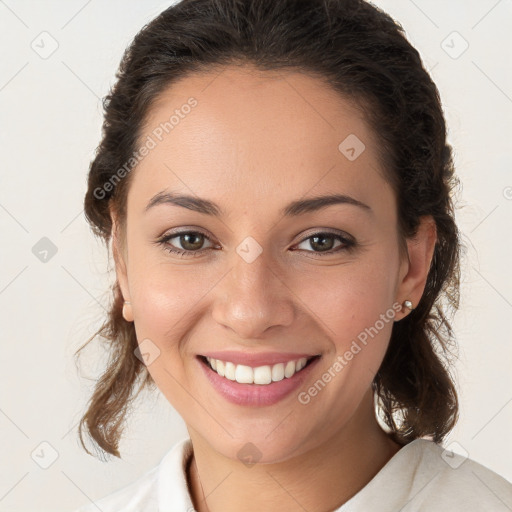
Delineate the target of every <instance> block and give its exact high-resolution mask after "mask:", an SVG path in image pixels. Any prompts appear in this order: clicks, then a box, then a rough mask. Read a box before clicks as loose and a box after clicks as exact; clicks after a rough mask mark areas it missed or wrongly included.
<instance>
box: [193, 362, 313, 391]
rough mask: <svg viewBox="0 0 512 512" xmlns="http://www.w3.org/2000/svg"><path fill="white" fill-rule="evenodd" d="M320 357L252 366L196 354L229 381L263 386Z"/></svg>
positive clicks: (292, 374) (285, 377) (289, 374)
mask: <svg viewBox="0 0 512 512" xmlns="http://www.w3.org/2000/svg"><path fill="white" fill-rule="evenodd" d="M320 357H321V356H320V355H316V356H312V357H309V358H306V357H302V358H300V359H295V360H290V361H287V362H282V363H277V364H273V365H262V366H257V367H252V366H247V365H243V364H234V363H232V362H230V361H222V360H220V359H214V358H211V357H206V356H202V355H200V356H198V358H199V359H200V360H201V362H202V363H203V364H205V365H206V366H207V367H208V368H209V369H210V370H212V371H214V372H215V373H216V374H217V375H219V376H221V377H223V378H225V379H227V380H230V381H236V382H238V383H239V384H254V385H258V386H265V385H268V384H272V383H273V382H279V381H281V380H284V379H289V378H291V377H293V376H294V375H295V374H297V373H300V372H301V371H302V370H303V369H304V368H306V367H307V366H309V365H310V364H311V363H312V362H313V361H314V360H316V359H318V358H320Z"/></svg>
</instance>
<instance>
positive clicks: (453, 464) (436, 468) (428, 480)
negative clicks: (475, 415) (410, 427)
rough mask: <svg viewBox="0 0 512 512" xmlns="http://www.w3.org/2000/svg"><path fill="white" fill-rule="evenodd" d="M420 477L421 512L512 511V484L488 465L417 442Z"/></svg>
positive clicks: (418, 504) (416, 497)
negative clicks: (438, 511)
mask: <svg viewBox="0 0 512 512" xmlns="http://www.w3.org/2000/svg"><path fill="white" fill-rule="evenodd" d="M415 444H416V446H415V448H416V449H417V450H418V452H419V454H420V459H421V463H420V465H419V468H420V474H418V476H417V478H416V479H415V480H416V482H415V486H414V487H415V488H414V491H415V495H414V498H413V499H414V500H415V506H416V508H417V509H418V510H432V509H435V510H450V511H458V510H460V511H464V512H472V511H475V512H476V511H480V510H482V509H483V508H484V507H485V508H486V509H488V510H493V511H495V512H498V511H501V510H502V511H504V512H506V511H508V512H510V510H512V483H510V482H509V481H508V480H506V479H505V478H503V477H502V476H500V475H498V474H497V473H495V472H494V471H492V470H491V469H489V468H487V467H485V466H484V465H482V464H480V463H478V462H476V461H474V460H472V459H470V458H467V457H464V456H462V455H459V454H457V453H454V452H452V451H450V450H447V449H446V448H444V447H443V446H442V445H439V444H436V443H434V442H432V441H429V440H426V439H417V440H416V441H415Z"/></svg>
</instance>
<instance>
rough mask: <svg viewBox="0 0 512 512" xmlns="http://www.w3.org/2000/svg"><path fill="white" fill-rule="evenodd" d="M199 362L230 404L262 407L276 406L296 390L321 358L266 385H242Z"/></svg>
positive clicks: (200, 360) (199, 360) (199, 359)
mask: <svg viewBox="0 0 512 512" xmlns="http://www.w3.org/2000/svg"><path fill="white" fill-rule="evenodd" d="M197 360H198V362H199V365H200V366H201V368H202V369H203V372H204V373H205V375H206V377H207V378H208V380H209V381H210V383H211V384H212V385H213V387H214V388H215V389H216V390H217V391H218V392H219V393H220V394H221V395H222V396H223V397H224V398H225V399H226V400H228V402H231V403H233V404H237V405H248V406H259V407H261V406H266V405H274V404H276V403H278V402H279V401H280V400H282V399H284V398H285V397H286V396H288V395H289V394H290V393H292V392H293V391H294V390H296V389H297V388H298V387H299V386H300V385H301V384H302V383H303V382H304V380H305V379H306V378H307V377H308V375H309V374H310V373H311V371H312V369H313V367H314V366H315V365H316V363H317V362H318V361H319V360H320V358H319V357H316V358H315V359H313V360H312V361H311V362H310V363H309V364H308V365H307V366H305V367H304V368H302V370H300V371H299V372H297V373H294V374H293V375H292V376H291V377H289V378H287V377H285V378H284V379H282V380H280V381H277V382H272V383H271V384H265V385H260V384H240V383H239V382H236V381H233V380H229V379H226V378H225V377H221V376H220V375H219V374H218V373H217V372H215V371H214V370H212V369H211V368H210V366H209V364H208V363H205V362H204V361H203V360H202V359H201V358H200V357H198V358H197Z"/></svg>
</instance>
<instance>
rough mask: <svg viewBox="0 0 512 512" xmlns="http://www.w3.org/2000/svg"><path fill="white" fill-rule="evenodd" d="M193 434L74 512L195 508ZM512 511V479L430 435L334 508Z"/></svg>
mask: <svg viewBox="0 0 512 512" xmlns="http://www.w3.org/2000/svg"><path fill="white" fill-rule="evenodd" d="M191 455H192V443H191V441H190V438H185V439H182V440H181V441H179V442H178V443H177V444H176V445H175V446H174V447H173V448H172V449H171V450H170V451H169V452H167V454H166V455H165V456H164V457H163V458H162V460H161V462H160V464H159V465H158V466H156V467H155V468H153V469H151V470H150V471H148V472H147V473H145V474H144V475H143V476H141V477H140V478H139V479H138V480H136V481H135V482H133V483H132V484H130V485H128V486H126V487H124V488H122V489H120V490H118V491H117V492H115V493H113V494H110V495H108V496H106V497H105V498H103V499H100V500H98V501H96V502H95V503H90V504H88V505H85V506H83V507H81V508H80V509H78V510H76V511H75V512H98V510H101V511H102V512H157V511H158V512H192V511H194V510H195V509H194V507H193V505H192V500H191V498H190V494H189V491H188V487H187V477H186V473H185V468H186V465H187V462H188V460H189V457H190V456H191ZM371 510H378V511H379V512H397V511H398V510H400V511H401V512H427V511H428V512H432V511H435V512H477V511H478V512H481V511H482V510H486V511H492V512H511V511H512V483H510V482H508V481H507V480H505V479H504V478H503V477H501V476H500V475H498V474H497V473H495V472H494V471H491V470H490V469H488V468H486V467H485V466H483V465H482V464H479V463H478V462H475V461H473V460H471V459H466V458H464V457H462V456H461V455H458V454H456V453H453V452H450V451H446V450H445V448H444V447H443V446H441V445H438V444H436V443H434V442H433V441H429V440H426V439H416V440H414V441H412V442H411V443H409V444H407V445H405V446H404V447H402V448H401V449H400V450H399V451H398V452H396V453H395V455H394V456H393V457H392V458H391V459H390V460H389V461H388V462H387V463H386V464H385V466H384V467H383V468H382V469H381V470H380V471H379V472H378V473H377V474H376V475H375V476H374V477H373V478H372V480H370V482H368V484H366V485H365V486H364V487H363V488H362V489H361V490H360V491H359V492H358V493H357V494H355V495H354V496H353V497H352V498H351V499H350V500H348V501H347V502H346V503H344V504H343V505H342V506H341V507H339V508H338V509H337V510H336V511H335V512H368V511H371Z"/></svg>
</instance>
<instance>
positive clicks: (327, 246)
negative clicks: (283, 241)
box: [297, 232, 356, 256]
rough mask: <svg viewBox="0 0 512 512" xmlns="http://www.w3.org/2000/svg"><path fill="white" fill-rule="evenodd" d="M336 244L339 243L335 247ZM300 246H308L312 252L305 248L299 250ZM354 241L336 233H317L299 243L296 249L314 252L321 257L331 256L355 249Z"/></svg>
mask: <svg viewBox="0 0 512 512" xmlns="http://www.w3.org/2000/svg"><path fill="white" fill-rule="evenodd" d="M336 242H339V243H338V245H336ZM302 244H307V245H309V247H310V248H312V249H313V250H308V249H307V248H300V246H301V245H302ZM355 245H356V243H355V241H354V240H352V239H349V238H348V237H345V236H342V235H340V234H337V233H330V232H318V233H313V234H312V235H310V236H308V237H307V238H305V239H304V240H303V241H302V242H300V243H299V244H298V245H297V247H299V250H306V251H307V252H314V253H317V254H319V255H320V256H323V255H324V254H333V253H337V252H340V251H350V250H351V249H354V248H355Z"/></svg>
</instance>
